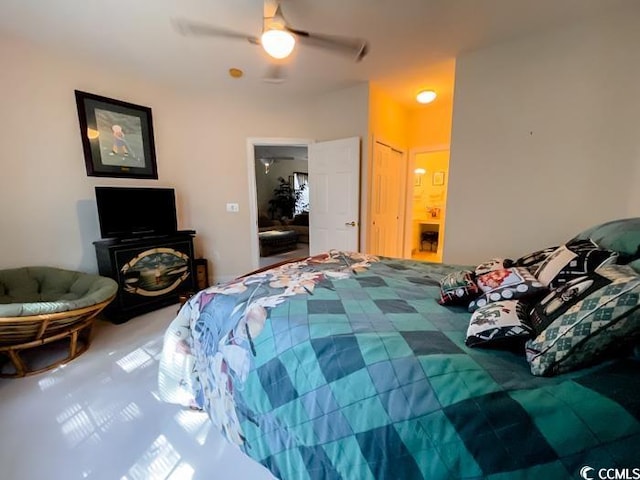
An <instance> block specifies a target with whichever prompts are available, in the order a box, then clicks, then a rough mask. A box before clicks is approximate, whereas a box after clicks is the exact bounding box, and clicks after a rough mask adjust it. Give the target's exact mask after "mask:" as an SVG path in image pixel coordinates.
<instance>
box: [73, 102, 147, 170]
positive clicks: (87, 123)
mask: <svg viewBox="0 0 640 480" xmlns="http://www.w3.org/2000/svg"><path fill="white" fill-rule="evenodd" d="M75 95H76V106H77V108H78V120H79V123H80V138H81V139H82V148H83V150H84V162H85V166H86V168H87V175H88V176H90V177H121V178H142V179H157V178H158V167H157V165H156V150H155V143H154V139H153V120H152V116H151V108H149V107H144V106H142V105H135V104H133V103H128V102H123V101H121V100H115V99H113V98H107V97H102V96H100V95H95V94H93V93H87V92H82V91H80V90H75Z"/></svg>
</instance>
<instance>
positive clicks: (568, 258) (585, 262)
mask: <svg viewBox="0 0 640 480" xmlns="http://www.w3.org/2000/svg"><path fill="white" fill-rule="evenodd" d="M617 259H618V253H617V252H614V251H611V250H606V249H603V248H600V247H598V245H596V244H595V243H594V242H593V241H591V240H577V241H572V242H569V243H567V244H566V245H561V246H560V247H558V248H557V249H556V251H555V252H553V253H552V254H551V255H549V256H548V257H547V259H546V260H545V261H544V262H542V263H541V264H540V266H539V267H538V269H537V270H536V271H535V273H534V275H535V277H536V278H537V279H538V280H540V282H541V283H542V284H543V285H547V286H549V287H550V288H556V287H558V286H560V285H562V284H564V283H567V282H568V281H570V280H572V279H574V278H577V277H581V276H583V275H586V274H587V273H589V272H593V271H595V270H596V269H598V268H600V267H604V266H605V265H609V264H613V263H616V261H617Z"/></svg>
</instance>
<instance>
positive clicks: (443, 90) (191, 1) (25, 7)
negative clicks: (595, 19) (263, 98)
mask: <svg viewBox="0 0 640 480" xmlns="http://www.w3.org/2000/svg"><path fill="white" fill-rule="evenodd" d="M634 3H636V4H637V1H636V0H315V1H314V0H282V2H281V5H282V9H283V12H284V15H285V17H286V18H287V21H288V22H289V23H290V24H291V26H293V27H295V28H298V29H302V30H308V31H310V32H318V33H326V34H334V35H347V36H356V37H362V38H365V39H367V40H368V41H369V46H370V53H369V54H368V56H367V57H365V59H364V60H363V61H362V62H360V63H355V62H350V61H349V60H346V59H344V58H342V57H339V56H336V55H335V54H332V53H328V52H326V51H322V50H317V49H313V48H312V47H305V46H301V47H299V48H297V50H296V51H295V54H294V55H293V56H292V59H291V62H290V65H288V79H287V81H286V82H285V83H284V84H280V85H273V84H266V83H264V82H263V81H262V80H261V78H262V75H263V74H264V72H265V69H266V67H267V65H268V63H269V59H268V57H267V56H266V54H265V53H264V52H263V51H262V50H261V48H259V47H256V46H254V45H251V44H249V43H245V42H244V41H242V40H234V39H221V38H193V37H183V36H180V35H179V34H177V33H176V31H175V30H174V29H173V28H172V25H171V19H172V18H176V17H180V18H187V19H192V20H198V21H200V22H206V23H210V24H212V25H216V26H221V27H225V28H227V29H231V30H234V31H238V32H243V33H247V34H249V35H256V36H259V34H260V32H261V28H262V11H263V3H262V0H0V33H3V34H5V35H9V36H13V37H18V38H24V39H27V40H28V41H31V42H34V43H37V44H43V45H46V47H47V48H52V49H56V50H61V51H64V52H66V53H67V54H72V55H75V56H79V57H81V58H82V57H84V58H91V59H94V60H96V59H98V60H99V62H100V63H101V64H102V65H113V68H114V69H118V70H122V69H126V70H128V71H131V72H132V73H134V74H135V75H142V76H145V77H148V78H151V79H153V80H154V81H157V82H161V83H167V84H170V85H174V86H178V87H184V88H191V89H194V88H196V89H200V88H205V89H229V88H232V89H235V90H238V91H246V92H259V93H262V92H263V91H273V90H274V89H277V90H280V91H283V92H286V93H287V94H291V95H295V94H302V95H312V94H317V93H322V92H325V91H329V90H332V89H335V88H339V87H346V86H348V85H350V84H353V83H355V82H362V81H372V82H375V83H376V84H378V85H379V86H380V87H382V88H383V89H384V90H386V91H387V92H389V93H390V94H391V95H392V96H393V97H394V98H396V99H397V100H399V101H401V102H403V103H406V104H408V105H413V98H414V95H415V93H416V92H417V91H418V90H419V89H421V88H431V89H435V90H437V91H438V92H439V93H440V94H441V95H442V96H444V97H447V95H450V94H451V90H452V88H453V82H452V79H453V68H454V59H455V58H456V56H458V55H459V54H461V53H464V52H468V51H472V50H475V49H478V48H482V47H485V46H488V45H491V44H494V43H498V42H502V41H506V40H509V39H511V38H514V37H517V36H520V35H526V34H529V33H533V32H537V31H543V30H544V29H548V28H552V27H558V26H562V25H565V24H568V23H570V22H572V21H574V20H576V19H579V18H585V17H589V16H595V15H603V14H605V13H606V12H608V11H612V10H615V9H618V8H623V7H626V6H629V5H632V4H634ZM9 67H10V66H9V65H3V67H2V68H9ZM231 67H236V68H240V69H242V70H243V71H244V72H245V75H244V77H243V78H242V79H239V80H232V79H231V78H230V77H229V75H228V73H227V71H228V69H229V68H231Z"/></svg>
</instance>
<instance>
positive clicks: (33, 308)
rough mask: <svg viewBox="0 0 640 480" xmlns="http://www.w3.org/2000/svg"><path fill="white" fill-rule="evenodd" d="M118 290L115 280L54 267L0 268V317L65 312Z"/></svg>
mask: <svg viewBox="0 0 640 480" xmlns="http://www.w3.org/2000/svg"><path fill="white" fill-rule="evenodd" d="M117 290H118V284H117V283H116V281H115V280H113V279H111V278H108V277H103V276H101V275H95V274H90V273H82V272H75V271H72V270H64V269H60V268H54V267H22V268H14V269H7V270H0V317H21V316H28V315H42V314H49V313H57V312H66V311H69V310H75V309H77V308H84V307H89V306H91V305H95V304H98V303H101V302H103V301H105V300H107V299H109V298H111V297H112V296H113V295H115V293H116V291H117Z"/></svg>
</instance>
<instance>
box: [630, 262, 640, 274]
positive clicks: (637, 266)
mask: <svg viewBox="0 0 640 480" xmlns="http://www.w3.org/2000/svg"><path fill="white" fill-rule="evenodd" d="M629 266H630V267H631V268H633V269H634V270H635V271H636V272H638V273H640V260H635V261H633V262H631V263H630V264H629Z"/></svg>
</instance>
